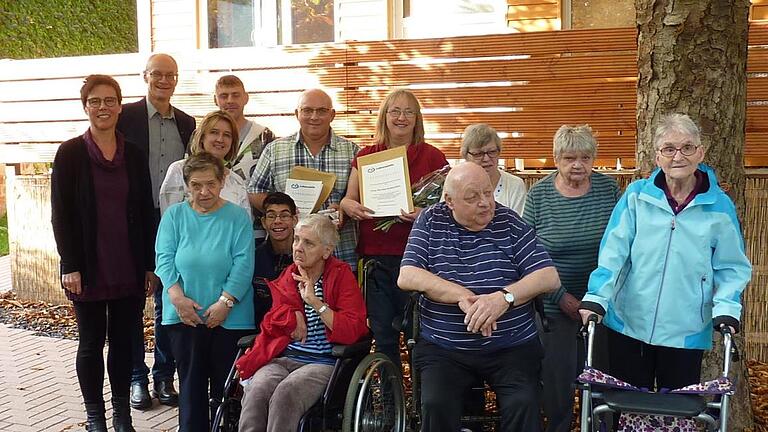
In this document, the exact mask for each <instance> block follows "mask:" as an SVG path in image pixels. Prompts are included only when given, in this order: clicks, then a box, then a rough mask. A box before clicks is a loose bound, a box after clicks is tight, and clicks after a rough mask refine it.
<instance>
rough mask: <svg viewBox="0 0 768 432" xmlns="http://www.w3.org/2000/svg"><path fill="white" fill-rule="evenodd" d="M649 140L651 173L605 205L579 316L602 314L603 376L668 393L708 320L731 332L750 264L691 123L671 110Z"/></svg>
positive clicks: (688, 376)
mask: <svg viewBox="0 0 768 432" xmlns="http://www.w3.org/2000/svg"><path fill="white" fill-rule="evenodd" d="M653 138H654V146H655V148H656V165H657V166H658V169H656V170H655V171H654V172H653V173H652V174H651V176H650V178H648V179H642V180H637V181H635V182H633V183H632V184H630V185H629V186H628V188H627V190H626V192H625V193H624V195H623V196H622V197H621V200H619V203H618V204H617V205H616V208H615V209H614V210H613V214H612V215H611V218H610V221H609V222H608V227H607V228H606V230H605V235H604V236H603V240H602V242H601V247H600V255H599V258H598V267H597V269H596V270H595V271H594V272H592V275H591V276H590V278H589V290H588V292H587V295H586V296H584V299H583V301H582V304H581V308H582V309H581V310H580V313H581V315H582V317H583V319H584V320H585V321H586V319H587V317H588V316H589V315H590V314H593V313H595V314H597V315H599V316H600V317H603V323H604V324H605V326H606V327H607V328H608V339H609V358H610V366H609V371H610V373H611V374H612V375H614V376H615V377H617V378H619V379H621V380H624V381H626V382H629V383H630V384H633V385H635V386H638V387H646V388H649V389H654V388H656V389H661V388H668V389H674V388H679V387H683V386H686V385H689V384H693V383H697V382H699V380H700V373H701V360H702V355H703V353H704V350H706V349H710V348H711V347H712V328H713V326H714V327H715V328H719V327H720V326H723V325H724V326H729V327H731V328H732V329H733V330H738V328H739V320H740V318H741V294H742V292H743V290H744V287H745V286H746V285H747V283H748V282H749V280H750V278H751V273H752V267H751V265H750V263H749V260H748V259H747V257H746V255H745V253H744V239H743V237H742V234H741V227H740V226H739V222H738V218H737V216H736V210H735V208H734V205H733V202H732V201H731V199H730V198H729V197H728V195H726V194H725V192H723V190H722V189H720V187H719V186H718V184H717V178H716V177H715V172H714V171H713V170H712V168H710V167H708V166H707V165H704V164H703V163H702V161H703V160H704V151H705V149H704V146H703V145H702V143H701V135H700V132H699V128H698V127H697V126H696V124H695V123H694V122H693V121H692V120H691V119H690V118H689V117H688V116H687V115H682V114H672V115H669V116H667V117H664V118H663V119H662V120H661V122H660V123H659V125H658V126H657V128H656V131H655V134H654V137H653Z"/></svg>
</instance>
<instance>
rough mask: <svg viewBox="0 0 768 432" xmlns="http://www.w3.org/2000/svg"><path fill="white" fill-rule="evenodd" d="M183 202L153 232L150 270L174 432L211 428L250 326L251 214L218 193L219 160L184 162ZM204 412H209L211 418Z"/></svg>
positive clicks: (199, 156) (221, 181) (196, 158)
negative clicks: (175, 390) (170, 378)
mask: <svg viewBox="0 0 768 432" xmlns="http://www.w3.org/2000/svg"><path fill="white" fill-rule="evenodd" d="M183 175H184V183H185V184H186V185H187V189H188V190H189V192H190V198H189V200H188V201H184V202H181V203H178V204H174V205H172V206H171V207H169V208H168V210H166V212H165V213H164V214H163V218H162V220H161V221H160V227H159V229H158V233H157V244H156V248H155V249H156V251H157V266H156V273H157V275H158V276H159V277H160V280H161V281H162V282H163V287H164V290H163V321H162V323H163V325H165V326H168V335H169V336H170V339H171V349H172V351H173V355H174V357H176V362H177V365H178V370H179V381H180V387H181V390H180V392H179V393H180V396H179V430H180V431H182V432H193V431H194V432H196V431H207V430H210V419H211V418H212V417H213V415H212V414H214V413H215V412H216V407H210V412H209V406H208V400H209V394H208V388H209V386H210V398H211V399H213V400H220V399H221V396H222V391H223V385H224V381H225V379H226V376H227V373H228V372H229V368H230V367H231V366H232V362H233V361H234V360H235V356H236V355H237V352H236V351H237V340H238V339H239V338H240V337H242V336H244V335H246V334H249V333H252V332H253V329H254V328H255V325H254V317H253V287H252V285H251V278H252V276H253V266H254V241H253V230H252V227H251V219H250V217H249V216H248V214H247V213H246V212H245V210H243V209H242V208H241V207H239V206H237V205H235V204H232V203H231V202H229V201H226V200H225V199H223V198H221V197H220V196H219V193H220V192H221V189H222V187H223V184H224V165H223V163H222V161H221V160H220V159H218V158H216V157H215V156H213V155H211V154H209V153H199V154H196V155H194V156H191V157H189V158H188V159H187V160H186V162H185V163H184V168H183ZM209 413H210V416H209Z"/></svg>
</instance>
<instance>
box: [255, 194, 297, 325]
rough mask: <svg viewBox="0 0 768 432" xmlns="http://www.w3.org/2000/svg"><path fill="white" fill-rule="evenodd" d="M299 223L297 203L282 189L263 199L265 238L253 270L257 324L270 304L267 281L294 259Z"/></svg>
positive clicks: (262, 221) (262, 222)
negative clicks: (295, 239) (294, 233)
mask: <svg viewBox="0 0 768 432" xmlns="http://www.w3.org/2000/svg"><path fill="white" fill-rule="evenodd" d="M298 222H299V217H298V216H297V215H296V203H294V202H293V199H292V198H291V197H289V196H288V195H286V194H284V193H282V192H272V193H270V194H267V197H266V198H264V216H262V217H261V224H262V225H263V226H264V229H266V231H267V241H265V242H263V243H261V244H260V245H258V246H257V247H256V267H255V269H254V272H253V301H254V312H255V315H256V325H257V326H258V325H259V323H260V322H261V320H262V318H264V314H266V313H267V311H269V309H270V308H271V307H272V296H271V295H270V293H269V287H267V283H266V281H267V280H274V279H276V278H277V277H278V276H280V273H282V272H283V270H284V269H285V268H286V267H288V265H289V264H291V263H292V262H293V255H292V250H291V246H292V245H293V228H294V227H295V226H296V224H297V223H298Z"/></svg>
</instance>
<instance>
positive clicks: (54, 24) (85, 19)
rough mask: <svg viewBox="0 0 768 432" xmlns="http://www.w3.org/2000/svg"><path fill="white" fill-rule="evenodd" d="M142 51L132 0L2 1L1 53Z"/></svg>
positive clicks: (25, 55) (19, 55)
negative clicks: (139, 45) (139, 48)
mask: <svg viewBox="0 0 768 432" xmlns="http://www.w3.org/2000/svg"><path fill="white" fill-rule="evenodd" d="M136 51H138V37H137V27H136V2H135V1H131V0H99V1H96V0H0V58H14V59H27V58H45V57H66V56H80V55H96V54H117V53H126V52H136Z"/></svg>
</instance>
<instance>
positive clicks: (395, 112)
mask: <svg viewBox="0 0 768 432" xmlns="http://www.w3.org/2000/svg"><path fill="white" fill-rule="evenodd" d="M375 139H376V144H374V145H372V146H368V147H365V148H363V149H362V150H360V152H359V153H358V154H357V157H356V158H355V160H354V161H353V162H352V171H351V172H350V174H349V182H348V184H347V194H346V196H345V197H344V199H343V200H342V201H341V208H342V209H343V210H344V213H346V214H347V215H348V216H349V217H351V218H352V219H355V220H358V221H359V224H360V234H359V237H358V242H357V252H358V254H360V255H361V256H362V257H363V260H364V261H370V260H374V261H375V262H376V263H377V264H376V265H375V266H373V270H372V271H370V272H369V273H368V278H369V280H368V287H369V288H368V291H367V295H366V301H367V304H368V310H369V313H370V314H369V316H368V317H369V318H370V320H371V331H372V332H373V338H374V339H375V340H376V350H377V351H378V352H381V353H384V354H386V355H387V356H389V358H390V359H391V360H392V362H393V363H395V364H396V365H399V364H400V334H399V333H398V332H397V331H396V330H395V329H393V328H392V320H393V319H394V318H395V317H396V316H400V315H402V313H403V310H404V308H405V305H406V302H407V299H408V294H407V293H405V292H404V291H400V288H398V286H397V278H398V276H399V274H400V260H401V259H402V258H403V253H404V252H405V244H406V243H407V242H408V235H409V234H410V232H411V227H412V226H413V221H414V220H416V216H418V215H419V212H421V209H420V208H416V209H414V211H413V212H411V213H406V212H405V211H403V212H402V215H401V216H400V219H401V221H402V222H403V223H398V224H395V225H393V226H392V227H391V228H390V229H389V231H387V232H384V231H381V230H374V227H375V226H376V222H377V220H376V219H375V218H376V215H375V214H373V212H372V211H371V210H370V209H368V208H366V207H364V206H363V205H362V204H360V190H359V184H360V180H359V179H358V175H357V158H359V157H361V156H365V155H368V154H371V153H377V152H380V151H384V150H387V149H392V148H395V147H402V146H405V147H406V149H407V154H408V174H409V176H410V179H409V180H410V182H411V184H414V183H416V182H417V181H419V179H421V177H423V176H424V175H426V174H429V173H431V172H432V171H435V170H437V169H440V168H442V167H444V166H445V165H447V164H448V161H447V160H446V159H445V155H443V153H442V152H441V151H440V150H438V149H437V148H435V147H432V146H431V145H429V144H427V143H426V142H424V120H423V118H422V115H421V105H420V104H419V100H418V99H416V96H415V95H414V94H413V93H412V92H411V91H410V90H404V89H399V90H395V91H393V92H391V93H390V94H389V95H387V97H386V98H384V100H383V101H382V102H381V106H379V116H378V119H377V120H376V136H375Z"/></svg>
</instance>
